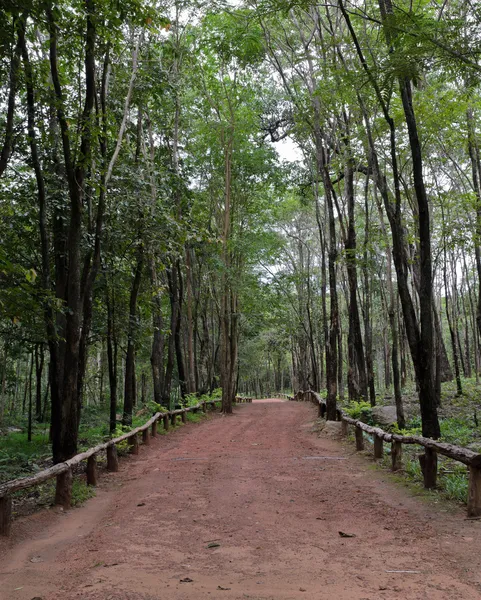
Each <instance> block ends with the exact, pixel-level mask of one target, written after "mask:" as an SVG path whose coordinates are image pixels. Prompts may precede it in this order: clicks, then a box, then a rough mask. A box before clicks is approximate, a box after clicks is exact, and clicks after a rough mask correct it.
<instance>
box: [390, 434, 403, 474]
mask: <svg viewBox="0 0 481 600" xmlns="http://www.w3.org/2000/svg"><path fill="white" fill-rule="evenodd" d="M402 453H403V445H402V444H401V442H396V441H394V442H392V444H391V461H392V467H391V468H392V470H393V471H399V469H402V455H403V454H402Z"/></svg>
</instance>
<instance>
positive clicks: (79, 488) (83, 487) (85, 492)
mask: <svg viewBox="0 0 481 600" xmlns="http://www.w3.org/2000/svg"><path fill="white" fill-rule="evenodd" d="M94 496H95V488H93V487H92V486H91V485H87V484H86V483H85V481H83V480H81V479H78V478H76V477H75V478H74V480H73V483H72V506H80V505H81V504H83V503H84V502H85V501H86V500H88V499H89V498H93V497H94Z"/></svg>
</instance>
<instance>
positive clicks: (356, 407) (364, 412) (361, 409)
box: [344, 401, 374, 425]
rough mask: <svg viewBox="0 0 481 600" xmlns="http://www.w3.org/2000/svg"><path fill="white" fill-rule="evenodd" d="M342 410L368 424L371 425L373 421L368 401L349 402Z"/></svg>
mask: <svg viewBox="0 0 481 600" xmlns="http://www.w3.org/2000/svg"><path fill="white" fill-rule="evenodd" d="M344 410H345V411H346V413H347V414H348V415H349V416H350V417H352V418H353V419H358V420H360V421H362V422H363V423H367V424H368V425H372V424H373V423H374V420H373V416H372V407H371V405H370V404H369V402H364V401H361V402H351V403H350V404H349V406H347V407H346V408H345V409H344Z"/></svg>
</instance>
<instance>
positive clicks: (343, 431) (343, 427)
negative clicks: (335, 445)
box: [319, 405, 349, 437]
mask: <svg viewBox="0 0 481 600" xmlns="http://www.w3.org/2000/svg"><path fill="white" fill-rule="evenodd" d="M319 406H320V405H319ZM348 433H349V423H348V422H347V421H341V435H342V437H347V435H348Z"/></svg>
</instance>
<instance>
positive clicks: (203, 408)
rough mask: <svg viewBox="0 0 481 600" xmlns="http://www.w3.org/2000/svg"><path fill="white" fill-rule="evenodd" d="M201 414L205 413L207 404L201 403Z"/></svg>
mask: <svg viewBox="0 0 481 600" xmlns="http://www.w3.org/2000/svg"><path fill="white" fill-rule="evenodd" d="M202 412H203V413H206V412H207V403H206V402H202Z"/></svg>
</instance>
